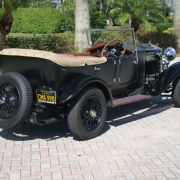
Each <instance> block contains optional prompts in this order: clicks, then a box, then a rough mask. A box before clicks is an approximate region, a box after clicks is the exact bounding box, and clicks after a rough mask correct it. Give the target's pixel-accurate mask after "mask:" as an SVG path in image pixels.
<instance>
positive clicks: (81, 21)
mask: <svg viewBox="0 0 180 180" xmlns="http://www.w3.org/2000/svg"><path fill="white" fill-rule="evenodd" d="M89 29H90V17H89V4H88V0H75V47H76V48H77V49H78V51H80V52H82V51H83V50H84V49H86V48H87V47H89V37H90V34H89Z"/></svg>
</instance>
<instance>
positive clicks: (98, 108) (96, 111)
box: [68, 88, 107, 140]
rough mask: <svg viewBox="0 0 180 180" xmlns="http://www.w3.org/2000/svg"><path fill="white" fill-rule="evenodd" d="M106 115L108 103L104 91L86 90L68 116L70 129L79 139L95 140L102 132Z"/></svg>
mask: <svg viewBox="0 0 180 180" xmlns="http://www.w3.org/2000/svg"><path fill="white" fill-rule="evenodd" d="M91 101H92V102H91ZM90 103H91V105H90ZM93 103H94V104H93ZM90 106H91V108H90ZM93 106H94V107H93ZM106 115H107V103H106V98H105V96H104V94H103V93H102V91H101V90H99V89H96V88H91V89H86V90H84V91H83V92H82V93H81V95H80V97H79V101H78V102H77V103H76V104H75V106H74V107H73V108H72V109H71V111H70V113H69V115H68V125H69V129H70V131H71V133H72V134H73V135H74V136H76V137H77V138H78V139H81V140H88V139H91V138H94V137H96V136H98V135H99V134H100V133H101V132H102V130H103V127H104V123H105V121H106Z"/></svg>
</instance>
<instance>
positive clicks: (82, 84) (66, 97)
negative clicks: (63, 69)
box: [59, 76, 112, 104]
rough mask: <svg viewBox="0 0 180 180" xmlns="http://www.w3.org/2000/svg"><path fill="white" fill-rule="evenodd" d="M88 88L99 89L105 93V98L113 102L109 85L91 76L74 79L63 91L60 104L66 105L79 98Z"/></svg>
mask: <svg viewBox="0 0 180 180" xmlns="http://www.w3.org/2000/svg"><path fill="white" fill-rule="evenodd" d="M86 87H97V88H99V89H101V90H102V91H103V93H104V94H105V97H106V99H107V101H108V100H110V101H112V95H111V91H110V89H109V87H108V86H107V84H106V83H105V82H104V81H102V80H101V79H99V78H96V77H91V76H78V77H76V78H74V79H73V80H72V81H71V82H70V83H69V84H68V85H67V86H66V87H65V88H64V89H63V91H62V93H61V94H60V98H59V104H65V103H68V102H69V101H71V100H72V99H74V98H75V97H77V96H78V95H79V94H80V93H81V92H82V90H83V89H85V88H86Z"/></svg>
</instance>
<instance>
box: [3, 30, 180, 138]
mask: <svg viewBox="0 0 180 180" xmlns="http://www.w3.org/2000/svg"><path fill="white" fill-rule="evenodd" d="M91 37H92V39H91V40H90V44H93V46H92V47H90V48H89V49H86V51H85V52H84V53H72V54H56V53H52V52H46V51H39V50H30V49H3V50H2V51H0V74H1V75H0V128H2V129H9V128H12V127H14V126H15V125H17V124H18V123H20V122H22V121H25V120H27V119H29V121H30V122H31V123H35V124H38V125H47V124H50V123H53V122H55V121H58V120H60V119H62V118H66V119H67V121H68V125H69V129H70V131H71V132H72V134H73V135H74V136H76V137H78V138H80V139H82V140H86V139H90V138H94V137H96V136H98V135H99V134H100V133H101V131H102V129H103V126H104V123H105V120H106V115H107V107H116V106H120V105H125V104H129V103H132V102H137V101H141V100H145V99H149V98H151V97H152V96H158V95H161V94H162V93H164V92H167V93H169V94H170V95H171V96H172V98H173V100H174V103H175V105H176V106H178V107H180V62H177V63H174V64H173V65H171V66H168V64H169V61H170V60H173V59H174V58H175V51H174V50H173V49H172V48H168V49H167V50H166V52H165V55H166V57H167V60H169V61H167V60H163V58H162V55H163V53H162V50H161V49H160V48H159V47H157V46H155V45H152V44H150V43H148V44H140V45H138V44H137V45H136V41H135V37H134V33H133V30H131V29H130V30H129V29H122V30H91ZM28 117H29V118H28Z"/></svg>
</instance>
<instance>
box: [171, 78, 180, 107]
mask: <svg viewBox="0 0 180 180" xmlns="http://www.w3.org/2000/svg"><path fill="white" fill-rule="evenodd" d="M173 100H174V103H175V106H177V107H180V79H179V81H178V82H177V84H176V86H175V89H174V92H173Z"/></svg>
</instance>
